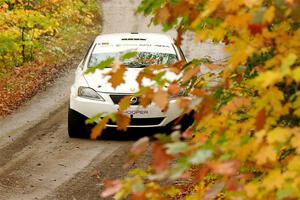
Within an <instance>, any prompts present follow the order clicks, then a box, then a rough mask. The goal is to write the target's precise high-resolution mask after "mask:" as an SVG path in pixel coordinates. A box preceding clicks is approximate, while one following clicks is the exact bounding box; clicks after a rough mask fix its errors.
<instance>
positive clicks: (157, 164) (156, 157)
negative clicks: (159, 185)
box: [152, 142, 172, 172]
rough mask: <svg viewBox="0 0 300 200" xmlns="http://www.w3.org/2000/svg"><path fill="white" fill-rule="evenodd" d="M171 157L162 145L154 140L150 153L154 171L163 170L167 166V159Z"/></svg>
mask: <svg viewBox="0 0 300 200" xmlns="http://www.w3.org/2000/svg"><path fill="white" fill-rule="evenodd" d="M170 160H172V157H171V156H170V155H168V154H167V153H166V152H165V149H164V148H163V146H162V145H161V144H160V143H158V142H155V143H154V145H153V153H152V167H153V169H154V170H155V171H156V172H163V171H165V170H166V169H167V168H168V163H169V161H170Z"/></svg>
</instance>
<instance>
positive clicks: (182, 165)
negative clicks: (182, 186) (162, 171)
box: [170, 157, 190, 179]
mask: <svg viewBox="0 0 300 200" xmlns="http://www.w3.org/2000/svg"><path fill="white" fill-rule="evenodd" d="M188 161H189V160H188V158H187V157H183V158H180V159H179V160H178V161H177V163H176V164H175V166H174V167H173V168H172V169H171V176H170V178H171V179H177V178H179V177H180V176H181V175H182V174H183V173H184V172H185V171H186V170H187V169H189V167H190V163H189V162H188Z"/></svg>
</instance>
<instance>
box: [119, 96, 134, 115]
mask: <svg viewBox="0 0 300 200" xmlns="http://www.w3.org/2000/svg"><path fill="white" fill-rule="evenodd" d="M131 98H132V97H131V96H126V97H123V98H122V99H121V100H120V102H119V111H120V112H123V111H125V110H126V109H127V108H129V106H130V99H131Z"/></svg>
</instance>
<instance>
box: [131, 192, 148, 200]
mask: <svg viewBox="0 0 300 200" xmlns="http://www.w3.org/2000/svg"><path fill="white" fill-rule="evenodd" d="M131 200H146V194H145V192H134V193H132V197H131Z"/></svg>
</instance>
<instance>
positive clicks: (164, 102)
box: [153, 90, 169, 110]
mask: <svg viewBox="0 0 300 200" xmlns="http://www.w3.org/2000/svg"><path fill="white" fill-rule="evenodd" d="M153 101H154V102H155V104H156V105H157V106H158V107H159V108H160V109H161V110H164V109H165V108H166V107H167V106H168V102H169V101H168V94H167V92H164V91H162V90H159V91H157V92H155V93H154V94H153Z"/></svg>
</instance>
